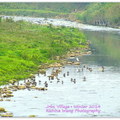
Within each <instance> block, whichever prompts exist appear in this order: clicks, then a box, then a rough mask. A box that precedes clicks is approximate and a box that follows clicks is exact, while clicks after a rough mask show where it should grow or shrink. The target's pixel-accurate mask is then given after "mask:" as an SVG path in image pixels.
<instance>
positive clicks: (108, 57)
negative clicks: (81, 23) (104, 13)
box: [83, 31, 120, 66]
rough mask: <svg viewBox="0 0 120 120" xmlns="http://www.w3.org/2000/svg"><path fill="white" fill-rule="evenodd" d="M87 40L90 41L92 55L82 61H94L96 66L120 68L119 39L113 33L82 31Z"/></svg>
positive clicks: (117, 35) (116, 34)
mask: <svg viewBox="0 0 120 120" xmlns="http://www.w3.org/2000/svg"><path fill="white" fill-rule="evenodd" d="M84 33H85V35H86V37H87V39H88V40H90V41H91V48H92V52H93V55H92V56H85V57H83V59H85V61H86V59H88V61H94V62H96V64H98V65H106V66H120V53H119V51H120V39H119V37H120V36H119V34H118V33H115V32H98V31H97V32H92V31H84Z"/></svg>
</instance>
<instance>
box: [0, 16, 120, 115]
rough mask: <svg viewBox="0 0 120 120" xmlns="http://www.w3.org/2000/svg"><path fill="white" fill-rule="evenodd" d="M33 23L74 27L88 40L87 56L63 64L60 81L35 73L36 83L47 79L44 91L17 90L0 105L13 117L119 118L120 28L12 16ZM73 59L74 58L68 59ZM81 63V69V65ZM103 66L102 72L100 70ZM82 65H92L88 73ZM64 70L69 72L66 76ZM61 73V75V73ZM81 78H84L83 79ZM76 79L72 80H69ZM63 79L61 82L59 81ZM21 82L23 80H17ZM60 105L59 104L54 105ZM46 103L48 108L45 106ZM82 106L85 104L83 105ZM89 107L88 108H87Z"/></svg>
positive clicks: (49, 72)
mask: <svg viewBox="0 0 120 120" xmlns="http://www.w3.org/2000/svg"><path fill="white" fill-rule="evenodd" d="M13 18H14V20H21V19H23V20H27V21H30V22H33V23H36V24H47V23H51V24H53V25H62V26H63V25H64V26H68V27H70V26H71V27H76V28H79V29H80V30H81V31H83V32H84V34H85V35H86V37H87V39H88V40H89V41H90V42H91V45H90V47H91V50H92V54H91V55H85V56H78V57H77V60H78V59H79V60H80V63H81V64H80V65H77V66H76V65H65V66H64V67H62V68H61V70H62V72H61V73H60V74H59V75H58V78H59V79H60V82H58V83H57V80H56V79H54V80H52V82H50V81H49V80H48V77H47V76H48V75H50V74H51V71H52V68H49V69H48V70H47V74H46V76H44V75H39V76H38V75H36V81H37V83H38V81H39V80H41V81H42V82H41V84H40V85H39V84H38V86H44V81H47V82H48V90H47V91H37V90H31V91H29V90H27V89H26V90H19V91H16V92H14V93H13V94H14V97H12V98H11V101H0V106H1V107H4V108H5V109H6V110H7V111H9V112H12V113H13V114H14V117H28V116H29V115H36V117H120V53H119V51H120V39H119V37H120V30H119V29H114V28H108V27H99V26H91V25H84V24H80V23H76V22H71V21H65V20H63V19H61V20H58V19H47V20H46V19H44V18H30V17H13ZM69 60H71V61H73V60H76V58H70V59H69ZM84 66H85V68H84ZM101 66H104V72H102V71H101ZM86 67H90V68H92V72H90V71H89V70H88V69H86ZM67 72H69V75H68V76H67ZM64 73H65V75H66V76H65V77H64V76H63V74H64ZM84 77H85V78H86V81H83V79H84ZM71 78H73V79H76V83H73V82H71ZM62 81H63V84H62ZM21 83H23V81H21ZM59 105H61V107H58V106H59ZM48 106H49V109H48V108H47V107H48ZM85 106H86V107H85ZM91 107H92V108H91Z"/></svg>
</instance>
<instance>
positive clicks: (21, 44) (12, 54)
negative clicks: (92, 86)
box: [0, 19, 88, 85]
mask: <svg viewBox="0 0 120 120" xmlns="http://www.w3.org/2000/svg"><path fill="white" fill-rule="evenodd" d="M0 26H1V27H0V31H1V35H0V39H1V40H0V41H1V43H0V46H1V48H0V51H1V52H0V66H1V67H0V76H1V78H0V85H3V84H7V83H9V81H10V80H11V79H16V80H21V79H25V78H28V77H30V74H31V73H33V74H34V73H36V72H37V70H38V66H39V65H42V64H44V63H46V64H51V63H54V62H60V60H59V59H56V56H63V55H65V54H67V52H68V51H69V50H70V49H72V48H81V49H84V48H87V47H88V45H87V41H86V39H85V36H84V34H83V33H81V32H80V31H79V30H78V29H75V28H65V27H54V26H52V25H51V24H50V25H48V26H43V25H36V24H32V23H28V22H25V21H17V22H14V21H13V20H12V19H6V20H2V21H1V22H0Z"/></svg>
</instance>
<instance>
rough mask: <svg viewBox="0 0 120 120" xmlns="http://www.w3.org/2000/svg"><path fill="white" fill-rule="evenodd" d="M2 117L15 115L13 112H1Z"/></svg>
mask: <svg viewBox="0 0 120 120" xmlns="http://www.w3.org/2000/svg"><path fill="white" fill-rule="evenodd" d="M1 117H13V114H12V113H5V114H1Z"/></svg>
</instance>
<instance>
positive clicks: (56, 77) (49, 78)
mask: <svg viewBox="0 0 120 120" xmlns="http://www.w3.org/2000/svg"><path fill="white" fill-rule="evenodd" d="M72 63H73V62H72ZM69 64H71V63H70V62H69ZM73 65H75V64H74V63H73ZM76 65H77V64H76ZM64 68H65V66H59V65H58V66H55V67H52V68H50V69H51V71H50V73H47V72H46V71H44V70H41V71H39V72H38V73H37V75H33V74H31V75H30V78H29V79H25V80H23V81H17V80H14V79H13V80H10V81H9V84H8V85H5V86H3V87H1V88H0V101H11V100H10V99H9V98H10V97H13V96H14V95H13V92H14V91H18V90H24V89H27V90H29V91H31V90H39V91H46V90H47V89H48V87H49V84H51V83H53V82H54V83H55V82H56V84H60V83H61V84H62V85H63V84H64V83H65V78H67V77H68V78H69V82H71V83H73V84H76V83H77V79H76V78H71V73H70V71H66V72H63V70H64ZM104 69H105V68H104V67H103V66H101V72H104ZM85 70H87V71H89V72H92V71H93V68H90V67H88V66H87V65H83V66H82V67H81V66H80V67H79V68H77V72H79V73H80V72H84V71H85ZM41 76H44V77H45V80H42V78H43V77H41ZM82 81H83V82H85V81H87V77H86V76H83V77H82ZM40 86H42V87H40ZM0 112H5V110H4V108H0ZM9 116H11V114H10V115H9V114H7V117H9Z"/></svg>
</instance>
